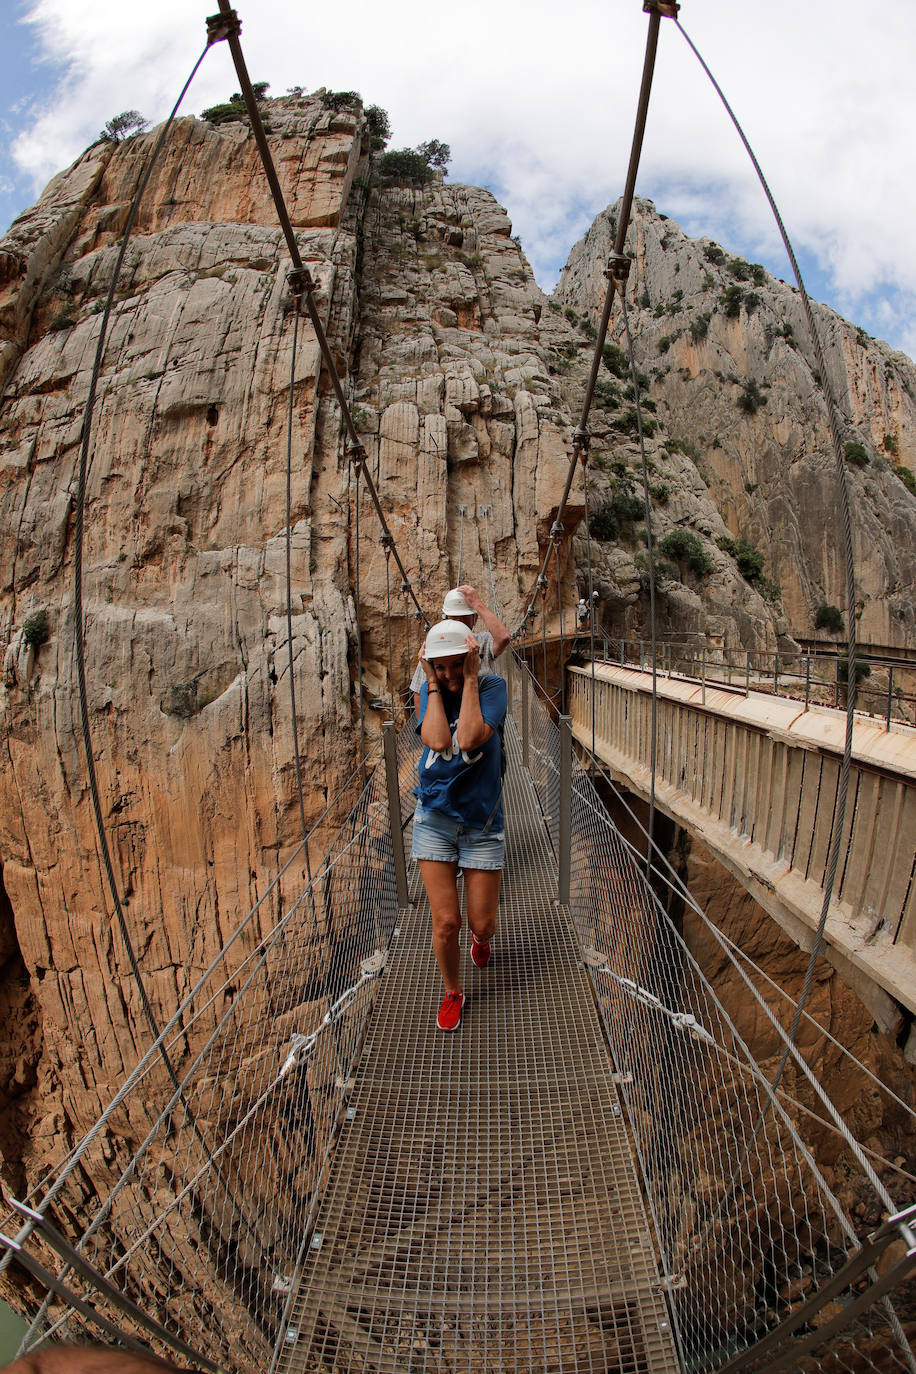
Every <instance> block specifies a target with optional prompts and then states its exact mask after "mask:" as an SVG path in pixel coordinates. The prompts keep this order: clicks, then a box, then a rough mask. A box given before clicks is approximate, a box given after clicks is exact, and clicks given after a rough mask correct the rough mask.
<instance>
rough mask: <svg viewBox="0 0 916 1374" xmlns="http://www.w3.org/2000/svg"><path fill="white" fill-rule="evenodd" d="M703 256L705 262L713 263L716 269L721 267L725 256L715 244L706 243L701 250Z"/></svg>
mask: <svg viewBox="0 0 916 1374" xmlns="http://www.w3.org/2000/svg"><path fill="white" fill-rule="evenodd" d="M703 255H704V257H705V258H706V261H707V262H714V263H715V264H716V266H717V267H721V265H722V263H723V262H724V261H725V254H724V253H723V251H722V249H721V248H720V247H719V245H718V244H717V243H708V244H707V245H706V247H705V248H704V249H703Z"/></svg>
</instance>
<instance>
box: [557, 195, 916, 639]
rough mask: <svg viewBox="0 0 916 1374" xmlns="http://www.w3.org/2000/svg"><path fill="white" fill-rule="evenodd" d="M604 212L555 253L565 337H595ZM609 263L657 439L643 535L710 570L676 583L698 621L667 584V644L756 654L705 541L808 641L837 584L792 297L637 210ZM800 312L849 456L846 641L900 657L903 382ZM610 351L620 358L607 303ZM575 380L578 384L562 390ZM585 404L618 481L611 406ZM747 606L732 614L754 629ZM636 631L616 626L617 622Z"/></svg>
mask: <svg viewBox="0 0 916 1374" xmlns="http://www.w3.org/2000/svg"><path fill="white" fill-rule="evenodd" d="M616 213H617V207H614V206H611V207H609V208H608V209H607V210H605V211H604V212H602V214H600V215H599V216H598V218H597V219H596V220H595V222H594V224H593V225H592V227H591V229H590V230H589V231H588V233H587V234H586V236H585V238H584V239H582V240H581V241H580V242H579V243H578V244H577V245H576V246H575V248H574V249H573V251H572V253H571V254H570V258H569V262H568V263H567V266H566V268H565V270H564V272H563V275H562V278H561V280H560V284H559V286H558V288H557V292H556V295H555V302H556V304H558V305H560V306H562V307H563V309H564V310H565V312H567V313H570V314H571V315H572V316H573V319H574V320H575V318H576V317H578V318H579V319H580V320H581V321H596V320H597V318H598V315H599V314H600V309H601V305H602V303H603V300H604V293H605V287H606V282H605V278H604V275H603V268H604V266H605V265H606V263H607V259H608V255H609V254H610V252H611V250H612V248H613V242H614V233H615V229H616ZM626 251H627V253H628V254H631V255H632V257H633V259H634V261H633V265H632V269H631V271H630V276H629V281H628V287H627V301H628V311H629V320H630V327H631V331H632V335H633V340H634V353H635V357H636V361H637V366H638V367H639V368H640V370H641V371H642V372H643V374H644V376H645V382H646V388H645V397H646V399H647V400H648V401H649V404H650V407H651V410H650V411H649V412H648V415H647V418H648V419H649V422H650V425H651V424H653V423H654V424H657V426H658V429H657V433H656V434H655V435H654V436H653V437H652V440H651V441H650V444H649V450H650V458H651V460H652V464H653V467H654V470H655V473H656V479H655V481H656V486H657V490H661V489H662V487H664V488H666V489H667V490H666V493H665V498H664V501H660V500H659V499H658V498H657V496H656V497H655V499H654V518H655V520H657V525H658V533H659V534H661V535H664V533H665V531H666V530H667V529H668V528H669V527H671V526H672V525H674V524H681V525H687V526H689V527H691V528H692V529H693V530H694V531H695V532H696V533H697V534H698V535H699V536H700V537H701V538H702V539H703V541H704V545H705V547H706V551H707V553H708V555H709V557H710V558H711V559H712V560H713V562H714V563H715V565H716V567H715V571H714V573H713V574H712V575H711V576H710V577H709V579H708V581H707V582H705V583H704V585H703V586H702V587H698V586H697V584H696V579H690V578H688V579H686V580H687V583H688V585H689V586H690V587H691V588H692V589H693V591H694V592H696V593H697V595H698V596H699V598H700V601H701V603H702V606H701V607H699V606H698V605H697V603H696V602H695V601H694V602H693V603H692V605H691V604H690V603H689V598H688V599H687V600H685V598H684V594H683V590H682V589H681V587H679V586H678V585H677V584H676V583H675V582H674V581H671V582H670V583H669V588H670V590H669V592H668V593H666V596H665V598H664V599H665V600H666V601H667V602H669V603H670V604H669V607H668V614H669V616H670V618H671V621H672V624H673V627H674V628H680V629H687V628H689V629H698V630H700V631H703V630H705V631H706V633H712V634H713V635H724V637H725V641H726V642H729V643H731V644H735V645H736V647H737V646H738V645H740V646H741V647H744V648H752V647H757V646H756V645H755V644H754V643H753V639H752V635H753V634H754V631H755V627H754V626H753V625H752V624H750V623H746V624H744V625H742V624H741V623H740V618H741V617H740V615H739V617H738V618H737V619H736V618H734V617H733V616H732V615H731V614H730V612H729V610H728V606H729V601H730V593H728V594H726V595H725V596H723V592H724V591H725V590H726V588H725V587H724V585H723V578H726V579H727V578H729V576H730V574H731V573H732V572H734V571H735V567H734V562H733V561H732V560H731V558H730V557H729V555H728V554H727V553H724V552H722V551H721V550H719V549H717V548H716V545H715V541H716V539H717V538H721V537H722V536H726V537H729V536H730V537H731V538H733V539H736V538H741V539H744V540H745V541H746V542H747V543H749V544H751V545H753V546H754V547H755V548H757V549H758V550H759V551H760V552H761V553H763V554H764V556H765V568H766V578H767V581H766V582H760V581H758V583H757V585H758V587H762V589H763V591H764V595H765V598H766V599H767V600H768V601H769V603H770V605H771V606H773V607H774V610H775V621H774V623H775V627H776V629H777V630H778V631H779V630H783V631H790V632H791V633H792V634H795V635H799V636H802V637H809V636H813V634H814V618H815V614H816V611H817V608H818V607H819V606H821V605H824V604H827V605H834V606H839V607H845V605H846V583H845V567H844V555H843V538H842V530H843V520H842V514H841V506H840V501H839V496H838V492H837V482H836V476H835V462H834V457H833V449H832V445H831V441H830V435H829V429H828V421H827V408H826V403H825V397H824V392H823V389H822V387H821V385H820V383H819V381H818V378H817V375H816V371H817V369H816V366H815V354H814V349H813V347H812V343H811V340H810V337H809V332H808V328H807V325H806V322H805V318H804V311H803V305H802V301H801V297H800V295H799V292H798V291H797V289H796V288H795V287H791V286H787V285H786V284H785V283H783V282H781V281H777V280H776V279H774V278H773V277H771V276H770V274H769V273H768V272H766V271H765V270H764V269H763V268H762V267H760V266H759V265H757V264H749V263H746V262H745V261H744V260H743V259H739V258H729V257H728V256H727V255H726V254H725V253H723V251H722V249H721V248H719V247H718V245H716V244H712V243H710V242H709V241H708V240H703V239H700V240H692V239H689V238H687V237H686V236H685V235H684V234H683V233H682V232H681V230H680V228H679V227H678V225H677V224H675V223H674V222H673V221H672V220H669V219H667V218H666V217H665V216H663V215H659V214H658V213H656V211H655V208H654V206H653V205H652V203H651V202H650V201H637V202H636V205H635V208H634V216H633V220H632V222H631V225H630V229H629V232H628V239H627V248H626ZM814 313H815V316H816V318H817V320H818V322H819V327H820V330H821V334H822V339H823V345H824V351H825V358H826V363H827V370H828V373H829V380H830V387H831V393H832V395H833V396H834V398H835V400H836V404H837V406H838V410H839V426H840V430H841V438H842V440H843V443H844V446H848V452H849V454H850V458H849V460H848V461H847V464H846V466H847V475H848V481H849V487H850V504H851V515H852V530H853V551H854V558H855V567H856V585H857V601H858V602H859V603H860V609H861V611H862V614H861V619H860V623H859V634H860V636H861V638H862V639H863V640H869V641H871V642H872V643H875V644H882V645H904V644H907V643H910V644H911V643H912V640H913V634H914V630H916V609H914V608H916V596H914V593H916V496H914V495H913V493H912V492H911V490H910V489H909V488H908V486H907V485H906V484H905V481H904V480H903V479H902V478H901V477H900V476H899V475H898V472H895V468H896V469H906V471H907V472H908V473H909V474H912V473H913V472H914V469H916V368H914V366H913V364H912V362H911V361H910V359H909V358H907V357H906V356H905V355H904V354H902V353H898V352H895V351H894V350H892V349H890V348H889V347H888V346H887V345H886V344H883V343H880V342H879V341H877V340H875V339H870V338H869V337H868V336H867V335H865V334H864V333H863V331H861V330H857V329H856V328H855V327H854V326H853V325H851V324H849V323H848V322H847V321H846V320H843V319H841V318H840V317H839V316H837V315H835V314H834V313H833V312H832V311H830V310H828V309H827V308H826V307H824V306H819V305H815V306H814ZM586 327H587V326H586ZM612 336H613V341H614V342H615V343H616V344H617V345H618V346H622V347H623V348H626V337H625V330H624V325H623V320H622V315H621V310H620V306H619V302H618V303H616V305H615V313H614V315H613V317H612ZM559 356H560V357H561V359H562V358H563V356H564V355H563V354H562V352H561V353H560V354H559ZM566 370H567V373H568V372H569V367H567V369H566ZM573 372H574V373H575V372H576V369H575V366H574V367H573ZM609 375H610V374H608V373H607V372H605V373H604V377H605V378H606V379H607V378H609ZM575 380H576V382H577V383H579V384H581V379H580V377H579V376H578V375H576V376H575ZM607 384H608V383H607V382H605V385H607ZM618 389H619V385H618ZM598 399H599V406H598V415H599V417H601V418H599V420H598V426H597V433H598V434H599V435H600V437H601V439H602V441H603V444H604V448H605V449H606V450H608V442H607V441H608V438H611V439H613V441H614V448H615V449H616V452H615V453H614V457H617V456H622V457H623V458H624V460H625V461H626V462H628V463H629V465H630V467H631V468H635V465H636V451H635V446H634V445H632V444H631V445H630V446H629V455H628V454H627V452H626V449H624V452H623V454H622V455H620V453H619V451H620V449H621V436H620V430H619V424H620V417H621V404H620V402H621V401H623V398H622V397H621V398H618V401H617V403H615V402H614V401H613V400H612V401H611V402H610V403H609V404H608V405H605V406H602V403H601V397H600V395H599V398H598ZM624 405H625V403H624ZM602 410H603V411H604V414H603V416H602V415H601V412H602ZM615 426H617V427H615ZM608 451H609V450H608ZM624 480H626V478H625V479H624ZM618 486H619V481H618ZM704 487H705V489H706V493H707V494H704V491H703V488H704ZM697 498H699V499H697ZM609 557H610V560H611V561H610V563H609V564H608V566H607V568H606V581H607V584H608V585H607V589H606V591H607V597H608V598H609V599H610V602H611V610H612V612H613V610H614V607H615V605H616V606H617V607H618V608H619V607H633V606H634V605H635V603H634V601H633V597H632V594H630V595H628V594H627V591H628V587H627V584H628V582H629V583H630V584H632V581H633V558H632V554H631V555H630V557H629V558H627V557H626V556H625V554H622V552H621V550H620V549H619V548H618V549H616V550H615V553H614V554H613V555H606V556H605V561H606V563H607V562H608V558H609ZM749 590H750V589H749V588H748V589H747V590H746V591H745V593H744V594H743V596H742V597H741V598H739V603H743V604H744V607H745V609H746V610H748V611H750V612H751V614H752V616H753V615H754V613H755V612H756V615H758V616H759V614H760V612H761V609H762V608H761V607H760V606H759V605H754V604H753V603H752V602H751V601H749V600H748V596H747V591H749ZM780 612H781V613H782V614H781V616H780ZM637 616H638V612H637V611H636V610H633V611H631V612H630V620H631V622H632V621H633V620H634V619H636V618H637ZM780 619H782V622H783V623H782V624H780ZM729 621H731V624H729V623H728V622H729ZM618 623H619V619H618ZM756 633H757V634H758V635H759V633H760V625H759V623H758V625H757V626H756Z"/></svg>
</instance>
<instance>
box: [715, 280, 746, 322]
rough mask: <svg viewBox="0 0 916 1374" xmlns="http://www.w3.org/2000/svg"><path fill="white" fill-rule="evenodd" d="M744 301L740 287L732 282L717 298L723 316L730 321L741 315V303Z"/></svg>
mask: <svg viewBox="0 0 916 1374" xmlns="http://www.w3.org/2000/svg"><path fill="white" fill-rule="evenodd" d="M743 300H744V292H743V291H742V289H741V287H740V286H737V285H736V284H735V283H734V282H733V283H732V285H731V286H726V288H725V290H724V291H723V292H722V295H721V296H720V297H719V304H720V305H721V307H722V312H723V314H724V315H725V316H726V317H727V318H728V319H730V320H733V319H736V318H737V317H738V316H739V315H740V314H741V302H742V301H743Z"/></svg>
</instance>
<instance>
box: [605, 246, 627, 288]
mask: <svg viewBox="0 0 916 1374" xmlns="http://www.w3.org/2000/svg"><path fill="white" fill-rule="evenodd" d="M632 265H633V259H632V258H631V257H628V256H627V254H626V253H617V252H614V253H612V254H611V256H610V257H609V258H608V260H607V267H606V268H605V269H604V275H605V276H606V277H607V279H608V281H610V282H613V284H614V285H615V286H616V288H617V290H618V291H619V292H620V294H621V296H622V295H623V293H624V291H625V290H626V286H627V279H628V277H629V275H630V268H631V267H632Z"/></svg>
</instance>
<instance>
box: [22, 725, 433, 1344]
mask: <svg viewBox="0 0 916 1374" xmlns="http://www.w3.org/2000/svg"><path fill="white" fill-rule="evenodd" d="M414 756H415V747H414V741H413V738H412V734H411V732H409V731H402V732H401V736H400V738H399V741H398V752H397V771H398V774H399V776H400V778H401V781H402V788H403V789H404V790H406V789H407V787H408V786H409V783H410V781H411V779H412V773H413V759H414ZM398 838H400V833H398ZM298 881H299V886H298V890H295V891H293V892H292V894H291V895H289V896H287V897H286V900H285V901H284V902H283V903H282V905H281V910H280V913H279V915H278V918H277V919H276V921H275V922H274V923H273V924H272V925H271V926H270V928H269V929H268V930H266V931H265V932H264V933H263V934H261V935H260V936H258V937H254V936H252V937H251V938H250V939H248V941H247V947H244V945H245V942H244V941H243V942H242V945H243V947H242V948H240V946H239V942H235V943H234V944H233V949H232V951H230V950H228V949H227V950H225V951H223V957H221V958H220V959H219V960H218V961H217V964H216V965H215V966H214V967H213V968H212V969H211V970H210V972H209V974H208V976H206V977H205V978H204V979H203V980H202V981H201V982H200V983H199V985H198V986H197V988H196V989H195V990H194V992H193V993H192V995H191V996H190V997H189V998H188V999H187V1001H186V1002H185V1003H184V1004H183V1006H182V1007H181V1008H180V1009H179V1011H178V1012H177V1013H176V1015H175V1016H174V1017H173V1018H172V1020H171V1021H170V1022H169V1024H168V1026H167V1027H166V1029H165V1031H164V1032H163V1039H164V1043H165V1044H166V1046H167V1048H168V1053H169V1058H170V1060H171V1063H172V1065H173V1068H174V1070H175V1074H176V1078H177V1080H178V1086H176V1085H175V1083H174V1082H173V1080H172V1079H171V1078H170V1076H169V1074H168V1073H167V1072H166V1071H165V1069H164V1067H163V1065H162V1061H161V1059H160V1057H159V1056H158V1055H157V1054H156V1052H155V1048H153V1049H151V1050H150V1052H149V1053H148V1054H147V1055H146V1056H144V1059H143V1060H142V1061H141V1063H140V1065H138V1068H137V1069H136V1070H135V1071H134V1073H133V1074H131V1075H130V1077H129V1079H128V1081H127V1083H126V1084H125V1086H124V1087H123V1088H122V1090H121V1091H120V1092H119V1093H118V1095H117V1097H116V1099H115V1100H114V1102H113V1103H112V1104H111V1105H110V1107H109V1109H108V1110H107V1112H106V1113H105V1114H104V1115H103V1117H102V1119H101V1120H100V1122H99V1123H97V1125H96V1127H94V1128H93V1131H92V1132H90V1134H89V1136H87V1138H86V1139H85V1141H84V1142H82V1144H81V1146H80V1147H79V1148H78V1149H77V1150H76V1151H74V1152H72V1153H71V1155H70V1156H69V1157H68V1159H67V1161H66V1162H65V1163H64V1165H63V1167H62V1168H61V1169H60V1171H59V1172H58V1173H57V1175H56V1176H55V1177H53V1178H51V1179H48V1180H46V1181H45V1184H44V1186H43V1189H42V1192H41V1196H40V1197H38V1198H35V1197H33V1198H30V1199H29V1200H28V1201H29V1203H30V1204H31V1207H32V1209H33V1210H34V1214H37V1216H36V1215H33V1216H32V1217H30V1218H27V1219H26V1222H25V1225H23V1214H22V1212H21V1210H16V1211H14V1212H12V1213H10V1214H9V1215H8V1216H7V1217H6V1218H5V1219H4V1222H3V1224H2V1226H0V1229H2V1231H3V1232H4V1233H5V1236H6V1238H7V1240H8V1241H9V1242H12V1244H11V1245H8V1249H12V1252H13V1254H14V1255H17V1254H18V1255H19V1256H20V1257H21V1258H22V1259H23V1260H25V1259H26V1258H29V1259H30V1260H31V1261H32V1262H31V1265H29V1264H26V1266H25V1267H26V1268H31V1272H32V1275H33V1278H34V1277H35V1271H36V1265H37V1266H39V1267H43V1269H44V1270H45V1271H47V1272H48V1273H54V1274H56V1281H57V1284H58V1287H59V1288H60V1289H61V1290H62V1291H59V1292H56V1293H55V1292H52V1291H50V1286H49V1285H48V1284H47V1282H46V1283H45V1287H46V1288H48V1289H49V1291H45V1292H44V1293H42V1292H41V1291H40V1289H41V1284H40V1282H39V1283H36V1284H35V1286H34V1287H33V1289H32V1294H33V1297H34V1301H35V1307H34V1308H33V1320H32V1324H31V1327H30V1329H29V1331H28V1333H27V1335H26V1338H25V1341H24V1345H23V1348H24V1349H31V1348H34V1346H35V1345H36V1344H38V1343H40V1342H41V1341H42V1340H44V1339H46V1338H47V1337H49V1336H52V1337H53V1338H54V1339H55V1340H62V1339H71V1340H72V1339H78V1338H82V1337H83V1334H84V1333H86V1334H88V1333H91V1334H92V1337H93V1338H98V1334H99V1331H98V1329H99V1328H101V1330H102V1331H103V1332H104V1333H105V1334H107V1335H108V1336H111V1335H112V1334H115V1333H116V1334H118V1335H119V1336H123V1338H124V1339H126V1340H128V1341H129V1340H130V1339H131V1338H134V1337H137V1338H139V1339H140V1340H141V1341H143V1342H149V1341H150V1340H152V1343H153V1345H154V1346H155V1347H156V1348H157V1349H159V1350H160V1351H161V1352H162V1353H165V1352H166V1351H167V1350H168V1349H169V1347H171V1349H172V1350H173V1351H174V1350H176V1349H177V1350H181V1349H182V1345H181V1341H182V1338H183V1339H184V1341H187V1342H189V1343H190V1344H191V1345H192V1347H193V1348H194V1353H195V1355H196V1356H197V1357H198V1358H199V1360H200V1362H201V1363H202V1364H206V1365H208V1366H213V1367H217V1366H218V1367H219V1368H221V1369H227V1370H228V1369H233V1370H239V1371H241V1370H250V1369H267V1368H268V1367H269V1366H270V1365H271V1362H272V1360H273V1358H274V1351H275V1349H276V1348H277V1346H278V1343H280V1342H282V1340H283V1338H284V1332H285V1326H284V1312H285V1306H286V1302H287V1299H288V1297H289V1294H290V1291H291V1287H292V1284H293V1275H294V1273H295V1271H296V1268H297V1266H298V1265H299V1264H300V1262H301V1258H302V1252H303V1248H304V1247H305V1246H306V1245H307V1244H308V1240H309V1235H310V1227H311V1220H312V1217H313V1213H314V1210H315V1207H316V1204H317V1197H318V1193H319V1188H320V1185H321V1182H322V1178H323V1174H324V1171H325V1169H326V1166H327V1162H328V1158H329V1154H330V1151H331V1148H332V1145H333V1142H334V1139H335V1134H336V1131H337V1128H338V1125H339V1123H340V1121H341V1119H342V1117H343V1114H344V1113H345V1110H346V1099H347V1094H348V1091H349V1088H350V1086H351V1073H352V1070H353V1066H354V1064H355V1062H356V1060H357V1058H358V1055H359V1050H360V1045H361V1042H362V1039H363V1035H364V1032H365V1028H366V1024H367V1019H368V1017H369V1015H370V1012H371V1009H372V1006H373V1002H374V998H375V991H376V988H377V986H378V978H379V975H380V974H381V972H382V971H383V969H384V962H385V957H386V951H387V949H388V945H389V942H390V940H391V937H392V932H393V930H394V929H395V927H396V923H397V915H398V906H397V901H396V886H395V873H394V865H393V857H392V828H391V825H390V823H389V808H388V799H387V792H386V783H385V769H384V767H382V766H379V767H377V768H376V769H375V770H374V772H373V773H372V775H371V776H370V778H369V780H368V782H367V784H366V786H365V787H364V788H363V789H362V791H361V792H360V793H359V795H358V797H357V800H356V802H355V805H354V806H353V808H352V810H351V811H350V814H349V815H348V817H347V819H346V821H345V822H344V823H343V825H342V826H341V827H340V829H339V831H338V832H337V834H336V837H335V838H334V839H333V841H332V843H331V844H330V846H329V848H328V850H327V853H326V855H325V857H324V859H323V861H322V863H321V865H320V866H319V867H318V868H317V870H316V871H315V873H314V876H313V879H312V881H311V882H306V881H304V877H303V875H301V873H300V875H299V880H298ZM106 1181H107V1183H108V1193H107V1197H105V1198H104V1201H102V1202H101V1203H100V1202H99V1199H100V1198H101V1197H102V1196H103V1195H104V1191H105V1186H106ZM38 1218H42V1219H43V1220H38ZM17 1233H18V1234H17ZM58 1233H63V1234H65V1235H67V1236H69V1237H71V1238H72V1237H74V1236H79V1237H80V1239H79V1240H78V1242H75V1245H76V1249H77V1251H78V1255H79V1258H80V1260H81V1262H82V1264H83V1265H84V1266H90V1267H91V1268H90V1269H89V1271H88V1272H82V1271H81V1270H80V1269H78V1268H77V1267H76V1266H75V1265H74V1264H73V1263H71V1262H69V1260H67V1261H65V1262H64V1263H63V1264H61V1262H60V1257H61V1255H62V1254H63V1253H64V1251H63V1250H62V1249H61V1247H60V1245H59V1243H58V1240H59V1235H58ZM71 1258H72V1257H71ZM131 1298H136V1300H137V1302H138V1303H139V1304H140V1306H141V1307H142V1308H143V1310H144V1313H145V1314H146V1316H147V1317H148V1318H150V1319H151V1320H152V1322H153V1323H154V1324H155V1325H154V1328H148V1329H146V1330H144V1329H143V1328H142V1327H141V1326H140V1325H139V1324H138V1322H137V1321H136V1320H135V1319H134V1316H133V1314H132V1313H131V1312H130V1311H129V1310H126V1307H127V1302H125V1300H130V1299H131ZM81 1302H82V1303H85V1304H87V1305H88V1309H89V1315H87V1313H86V1312H85V1311H83V1312H81V1311H80V1306H79V1304H80V1303H81ZM106 1323H108V1325H106ZM93 1328H96V1329H95V1330H93ZM190 1333H193V1334H190Z"/></svg>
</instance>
